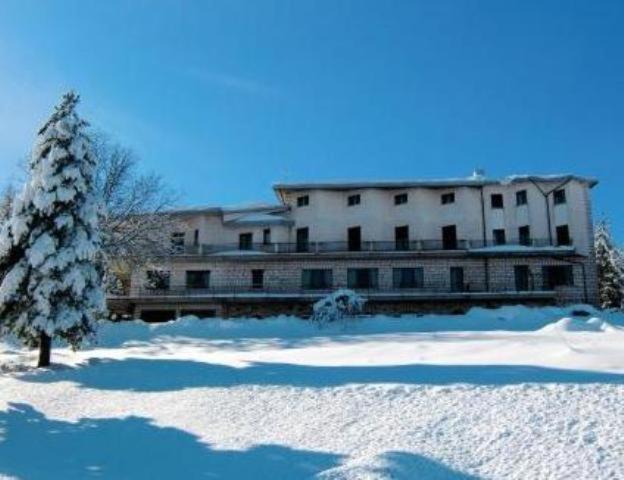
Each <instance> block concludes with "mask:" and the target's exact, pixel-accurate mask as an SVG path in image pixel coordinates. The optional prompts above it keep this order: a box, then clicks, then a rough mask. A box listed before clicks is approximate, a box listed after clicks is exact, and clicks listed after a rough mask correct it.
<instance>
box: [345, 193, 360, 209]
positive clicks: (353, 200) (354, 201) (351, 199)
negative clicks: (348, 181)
mask: <svg viewBox="0 0 624 480" xmlns="http://www.w3.org/2000/svg"><path fill="white" fill-rule="evenodd" d="M359 204H360V194H359V193H358V194H355V195H349V196H348V197H347V205H348V206H349V207H352V206H353V205H359Z"/></svg>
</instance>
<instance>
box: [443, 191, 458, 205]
mask: <svg viewBox="0 0 624 480" xmlns="http://www.w3.org/2000/svg"><path fill="white" fill-rule="evenodd" d="M449 203H455V194H454V193H443V194H442V205H448V204H449Z"/></svg>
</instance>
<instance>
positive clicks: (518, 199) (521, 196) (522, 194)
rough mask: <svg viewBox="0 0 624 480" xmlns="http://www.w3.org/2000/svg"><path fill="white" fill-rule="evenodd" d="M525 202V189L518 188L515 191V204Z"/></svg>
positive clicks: (524, 203) (523, 203)
mask: <svg viewBox="0 0 624 480" xmlns="http://www.w3.org/2000/svg"><path fill="white" fill-rule="evenodd" d="M526 204H527V191H526V190H519V191H517V192H516V205H518V206H520V205H526Z"/></svg>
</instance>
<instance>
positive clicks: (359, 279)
mask: <svg viewBox="0 0 624 480" xmlns="http://www.w3.org/2000/svg"><path fill="white" fill-rule="evenodd" d="M378 272H379V270H378V269H376V268H349V269H348V270H347V286H348V287H349V288H377V285H378V283H377V279H378V275H379V273H378Z"/></svg>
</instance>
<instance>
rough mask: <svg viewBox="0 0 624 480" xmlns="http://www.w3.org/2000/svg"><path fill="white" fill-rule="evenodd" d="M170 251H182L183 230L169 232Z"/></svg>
mask: <svg viewBox="0 0 624 480" xmlns="http://www.w3.org/2000/svg"><path fill="white" fill-rule="evenodd" d="M171 251H172V253H183V252H184V232H173V233H172V234H171Z"/></svg>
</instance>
